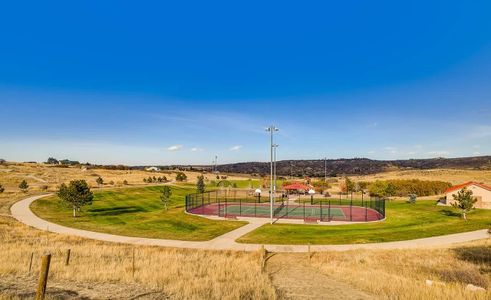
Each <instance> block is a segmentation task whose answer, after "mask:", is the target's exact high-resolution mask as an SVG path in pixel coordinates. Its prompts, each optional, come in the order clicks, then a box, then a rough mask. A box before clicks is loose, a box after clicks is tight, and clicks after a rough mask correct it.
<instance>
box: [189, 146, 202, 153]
mask: <svg viewBox="0 0 491 300" xmlns="http://www.w3.org/2000/svg"><path fill="white" fill-rule="evenodd" d="M201 151H203V149H202V148H197V147H194V148H191V152H201Z"/></svg>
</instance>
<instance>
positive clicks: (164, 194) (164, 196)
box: [160, 185, 172, 210]
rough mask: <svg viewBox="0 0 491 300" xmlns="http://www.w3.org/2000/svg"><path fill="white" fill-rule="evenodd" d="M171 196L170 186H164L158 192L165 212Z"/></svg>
mask: <svg viewBox="0 0 491 300" xmlns="http://www.w3.org/2000/svg"><path fill="white" fill-rule="evenodd" d="M171 196H172V190H171V188H170V186H168V185H165V186H164V187H163V188H162V191H161V192H160V201H162V203H163V204H164V207H165V210H167V205H168V204H169V201H170V197H171Z"/></svg>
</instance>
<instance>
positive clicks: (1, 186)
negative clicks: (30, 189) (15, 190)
mask: <svg viewBox="0 0 491 300" xmlns="http://www.w3.org/2000/svg"><path fill="white" fill-rule="evenodd" d="M4 191H5V188H4V187H3V185H1V184H0V194H1V193H3V192H4Z"/></svg>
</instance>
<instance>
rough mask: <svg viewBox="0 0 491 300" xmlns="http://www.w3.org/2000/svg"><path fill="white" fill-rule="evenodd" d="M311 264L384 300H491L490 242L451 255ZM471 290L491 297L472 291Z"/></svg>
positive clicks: (363, 254)
mask: <svg viewBox="0 0 491 300" xmlns="http://www.w3.org/2000/svg"><path fill="white" fill-rule="evenodd" d="M311 264H312V266H314V267H315V268H317V269H318V270H319V271H320V272H322V273H323V274H328V275H329V276H332V277H334V278H337V279H340V280H343V281H345V282H350V283H351V284H352V285H354V286H356V287H358V288H360V289H362V290H365V291H367V292H370V293H372V294H374V295H378V296H380V298H383V299H491V291H490V286H491V241H490V240H489V239H488V240H483V241H477V242H473V243H467V244H464V245H457V246H454V247H452V248H449V249H445V248H443V249H421V250H390V251H388V250H385V251H383V250H377V251H375V250H371V251H361V250H360V251H346V252H326V253H316V254H314V255H313V257H312V261H311ZM426 280H432V281H433V285H432V286H428V285H427V284H426ZM467 284H473V285H476V286H481V287H484V288H487V291H486V292H471V291H467V290H466V289H465V287H466V286H467Z"/></svg>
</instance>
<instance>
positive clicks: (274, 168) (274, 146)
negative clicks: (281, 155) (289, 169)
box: [273, 144, 280, 204]
mask: <svg viewBox="0 0 491 300" xmlns="http://www.w3.org/2000/svg"><path fill="white" fill-rule="evenodd" d="M279 146H280V145H278V144H274V145H273V176H274V178H273V181H274V185H273V191H274V193H275V195H276V148H278V147H279ZM273 200H274V198H273ZM273 204H274V203H273Z"/></svg>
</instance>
